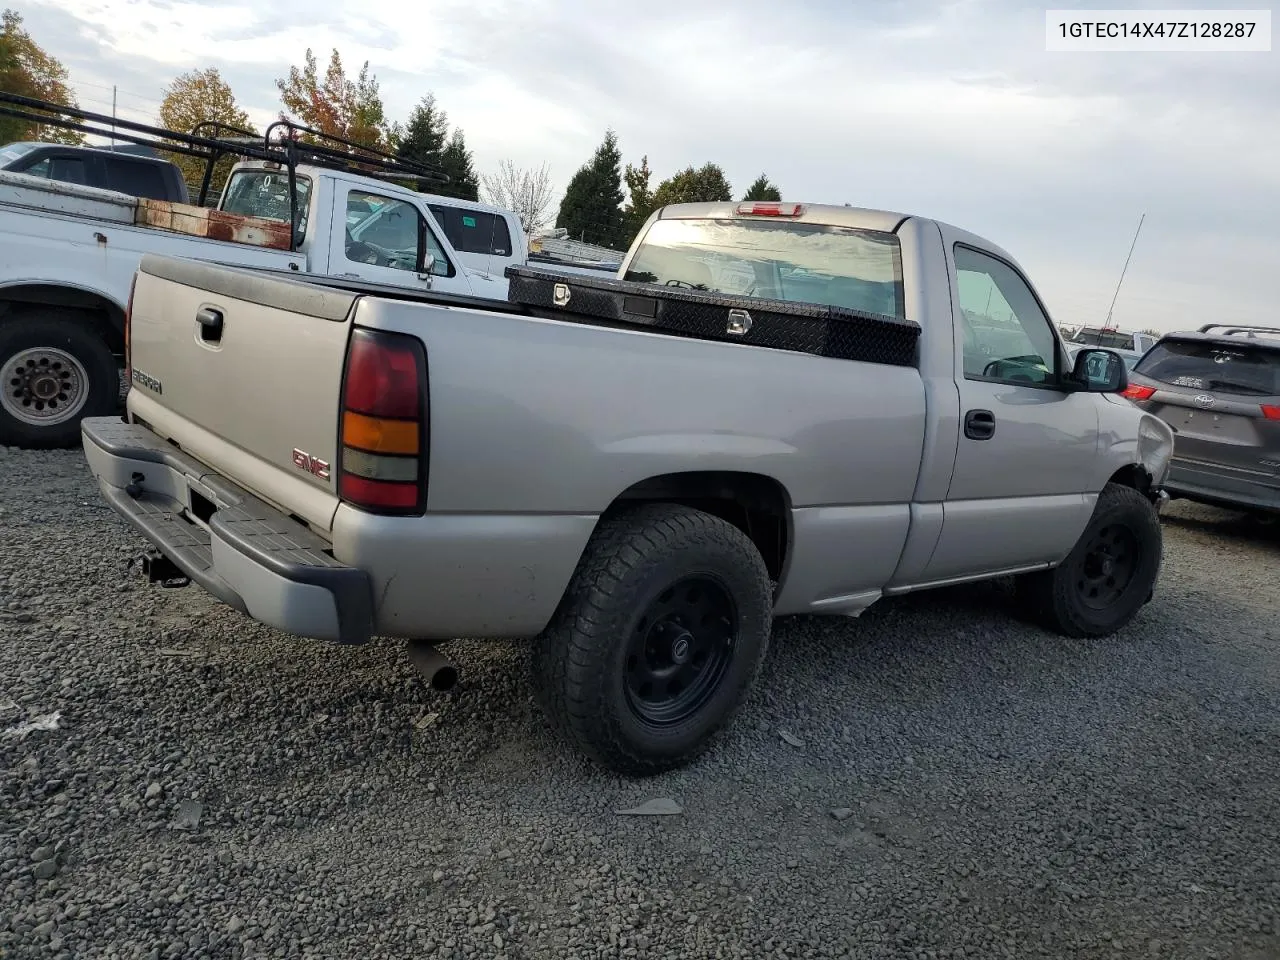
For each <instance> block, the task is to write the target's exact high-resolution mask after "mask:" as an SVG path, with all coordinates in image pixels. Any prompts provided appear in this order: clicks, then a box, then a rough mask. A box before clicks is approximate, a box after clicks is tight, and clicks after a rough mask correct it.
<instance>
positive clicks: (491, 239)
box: [428, 203, 511, 257]
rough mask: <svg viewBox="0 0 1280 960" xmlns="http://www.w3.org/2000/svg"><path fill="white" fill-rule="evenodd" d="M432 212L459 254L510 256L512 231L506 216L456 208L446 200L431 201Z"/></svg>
mask: <svg viewBox="0 0 1280 960" xmlns="http://www.w3.org/2000/svg"><path fill="white" fill-rule="evenodd" d="M428 206H429V207H430V208H431V213H432V215H433V216H434V217H435V218H436V221H437V222H438V223H439V224H440V227H441V229H443V230H444V235H445V236H446V237H448V238H449V243H451V244H452V245H453V249H455V250H457V251H458V252H459V253H478V254H482V255H484V256H494V257H509V256H511V231H510V230H508V229H507V222H506V220H505V219H504V218H502V217H500V216H498V215H497V214H494V213H486V212H485V211H483V210H472V209H469V208H467V207H454V206H449V205H446V204H443V203H431V204H428Z"/></svg>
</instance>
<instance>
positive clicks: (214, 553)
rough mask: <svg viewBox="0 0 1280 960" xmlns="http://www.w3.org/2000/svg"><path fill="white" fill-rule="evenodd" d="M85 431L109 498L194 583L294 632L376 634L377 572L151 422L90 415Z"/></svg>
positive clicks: (346, 637) (341, 639)
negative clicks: (334, 549)
mask: <svg viewBox="0 0 1280 960" xmlns="http://www.w3.org/2000/svg"><path fill="white" fill-rule="evenodd" d="M81 435H82V441H83V446H84V452H85V458H86V459H87V460H88V462H89V469H90V470H91V471H92V472H93V475H94V477H96V478H97V480H98V486H99V488H100V489H101V490H102V494H103V496H104V497H105V498H106V500H107V502H108V503H109V504H111V506H112V508H113V509H114V510H115V511H116V513H118V514H120V515H121V516H122V517H124V519H125V520H126V521H128V523H129V524H130V525H131V526H132V527H133V528H134V529H135V530H136V531H138V533H140V534H141V535H142V536H143V537H145V538H146V539H147V540H149V541H150V542H151V543H152V544H153V545H154V546H155V547H156V549H158V550H159V551H160V552H161V553H162V554H164V555H165V556H166V557H168V558H169V560H171V561H172V562H173V563H174V564H175V565H176V566H177V567H178V568H179V569H180V570H182V572H183V573H184V574H185V575H186V576H188V577H190V578H191V580H192V581H193V582H194V583H198V584H199V585H200V586H202V587H203V588H204V589H205V590H207V591H208V592H209V593H211V594H213V595H214V596H215V597H217V598H218V599H220V600H222V601H223V602H224V603H227V604H228V605H230V606H232V607H234V608H235V609H237V610H239V611H241V612H242V613H245V614H247V615H249V616H251V617H253V618H254V619H255V620H259V621H261V622H262V623H266V624H269V625H270V626H273V627H276V628H277V629H279V630H283V631H285V632H286V633H292V634H295V635H297V636H301V637H311V638H314V639H317V640H329V641H335V642H337V643H347V644H351V643H364V642H366V641H367V640H368V639H369V638H370V636H371V635H372V634H373V630H374V605H373V588H372V584H371V581H370V578H369V575H368V574H367V573H365V571H363V570H359V569H356V568H354V567H349V566H347V565H345V564H343V563H340V562H339V561H337V560H335V559H334V558H333V556H332V554H331V552H330V547H329V544H328V543H326V542H325V541H324V540H323V539H322V538H320V537H318V536H317V535H316V534H314V533H312V532H311V530H310V529H309V528H308V527H306V526H305V525H304V524H302V523H299V522H298V521H297V520H294V519H293V518H292V517H289V516H286V515H285V514H283V513H281V512H280V511H279V510H276V509H275V508H274V507H272V506H270V505H269V504H266V503H264V502H263V501H261V500H259V499H258V498H256V497H254V496H253V495H252V494H250V493H249V492H248V491H246V490H243V489H241V488H240V487H238V486H236V485H234V484H232V483H231V482H229V481H228V480H226V479H225V478H223V477H220V476H217V475H216V474H212V473H210V471H209V470H208V469H207V468H206V467H204V466H203V465H202V464H200V463H199V462H197V461H196V460H194V459H193V458H191V457H189V456H187V455H186V454H184V453H183V452H182V451H181V450H179V449H178V448H177V447H175V446H173V445H172V444H169V443H166V442H165V441H164V440H162V439H161V438H160V437H158V436H157V435H156V434H154V433H152V432H151V431H150V430H148V429H146V428H145V427H143V426H141V425H138V424H130V423H125V422H123V421H122V420H120V419H119V418H118V417H89V418H85V419H84V420H83V421H82V422H81Z"/></svg>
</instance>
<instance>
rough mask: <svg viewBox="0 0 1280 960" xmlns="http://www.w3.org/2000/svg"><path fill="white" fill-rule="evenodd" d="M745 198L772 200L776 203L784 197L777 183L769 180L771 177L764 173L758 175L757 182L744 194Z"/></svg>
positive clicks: (743, 197)
mask: <svg viewBox="0 0 1280 960" xmlns="http://www.w3.org/2000/svg"><path fill="white" fill-rule="evenodd" d="M742 199H743V200H772V201H774V202H775V203H776V202H777V201H779V200H781V199H782V192H781V191H780V190H779V189H778V188H777V186H776V185H774V184H772V183H770V182H769V178H768V177H767V176H765V175H764V174H763V173H762V174H760V176H758V177H756V180H755V183H753V184H751V186H749V187H747V192H746V193H745V194H743V196H742Z"/></svg>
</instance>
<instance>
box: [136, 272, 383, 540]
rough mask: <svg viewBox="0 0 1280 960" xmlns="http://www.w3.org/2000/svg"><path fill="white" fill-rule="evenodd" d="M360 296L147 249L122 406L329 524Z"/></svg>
mask: <svg viewBox="0 0 1280 960" xmlns="http://www.w3.org/2000/svg"><path fill="white" fill-rule="evenodd" d="M357 299H358V295H357V294H354V293H350V292H347V291H341V290H332V289H327V288H323V287H318V286H315V285H313V284H307V283H302V282H293V281H288V280H280V279H274V278H265V277H260V276H255V275H253V274H249V273H243V272H240V271H237V270H229V269H226V268H223V267H215V266H210V265H207V264H202V263H197V262H194V261H188V260H175V259H169V258H164V257H157V256H147V257H144V258H143V260H142V263H141V266H140V268H139V271H138V274H137V279H136V283H135V287H134V294H133V309H132V315H131V320H130V334H129V336H130V345H129V346H130V359H131V366H132V384H131V387H132V389H131V390H130V391H129V412H130V415H131V416H132V417H135V418H139V419H141V420H143V421H145V422H146V423H147V424H148V425H149V426H150V427H151V428H152V429H153V430H154V431H155V432H156V433H157V434H159V435H160V436H162V437H164V438H166V439H168V440H170V441H173V442H174V443H176V444H177V445H178V446H180V447H181V448H182V449H183V450H185V451H186V452H187V453H188V454H190V455H191V456H193V457H195V458H196V459H197V460H199V461H201V462H203V463H205V464H207V465H208V466H209V467H211V468H213V469H214V470H215V471H216V472H218V473H220V474H222V475H223V476H225V477H227V478H228V479H231V480H233V481H235V482H237V483H239V484H241V485H242V486H244V487H245V488H246V489H248V490H250V491H252V492H254V493H255V494H257V495H259V496H260V497H262V498H263V499H265V500H267V501H269V502H271V503H274V504H275V505H276V506H278V507H280V508H281V509H282V510H284V511H285V512H287V513H293V514H296V515H297V516H299V517H301V518H302V519H304V520H306V521H307V522H309V523H310V524H312V525H314V526H316V527H318V528H320V529H322V530H328V529H329V526H330V524H331V522H332V518H333V513H334V510H335V509H336V507H337V503H338V500H337V492H336V486H335V484H336V480H335V478H334V476H333V474H334V473H335V471H334V470H332V469H331V468H330V465H332V464H334V463H335V459H336V451H337V443H338V416H339V402H340V393H341V389H342V369H343V362H344V357H345V354H346V349H347V341H348V338H349V335H350V328H351V321H350V317H351V314H352V308H353V305H354V303H355V301H356V300H357Z"/></svg>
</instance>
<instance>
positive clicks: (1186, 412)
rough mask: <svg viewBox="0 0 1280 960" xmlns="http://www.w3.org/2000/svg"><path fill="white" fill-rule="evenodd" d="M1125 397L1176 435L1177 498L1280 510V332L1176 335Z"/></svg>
mask: <svg viewBox="0 0 1280 960" xmlns="http://www.w3.org/2000/svg"><path fill="white" fill-rule="evenodd" d="M1124 396H1126V397H1128V398H1129V399H1130V400H1132V401H1133V402H1134V403H1136V404H1137V405H1138V406H1139V407H1142V408H1144V409H1146V410H1148V411H1150V412H1151V413H1154V414H1155V415H1156V416H1158V417H1160V418H1161V419H1162V420H1164V421H1165V422H1166V423H1168V424H1169V426H1171V427H1173V429H1174V430H1175V431H1176V437H1175V439H1174V449H1173V462H1172V465H1171V467H1170V470H1169V478H1168V480H1167V481H1166V482H1165V485H1164V487H1165V490H1166V491H1167V492H1168V494H1169V496H1170V497H1173V498H1178V497H1182V498H1185V499H1187V500H1196V501H1199V502H1201V503H1210V504H1216V505H1219V506H1226V507H1233V508H1236V509H1244V510H1264V511H1268V512H1280V329H1276V328H1272V327H1243V326H1228V325H1225V324H1208V325H1206V326H1204V327H1201V328H1200V330H1199V331H1198V332H1196V333H1172V334H1168V335H1167V336H1165V337H1162V338H1161V339H1160V340H1159V341H1158V342H1157V343H1156V344H1155V346H1153V347H1152V348H1151V349H1150V350H1149V351H1148V352H1147V354H1146V355H1145V356H1144V357H1143V358H1142V359H1141V360H1140V361H1139V362H1138V363H1137V365H1136V366H1135V367H1134V368H1133V370H1132V371H1131V372H1130V374H1129V386H1128V388H1127V389H1126V390H1125V391H1124Z"/></svg>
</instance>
